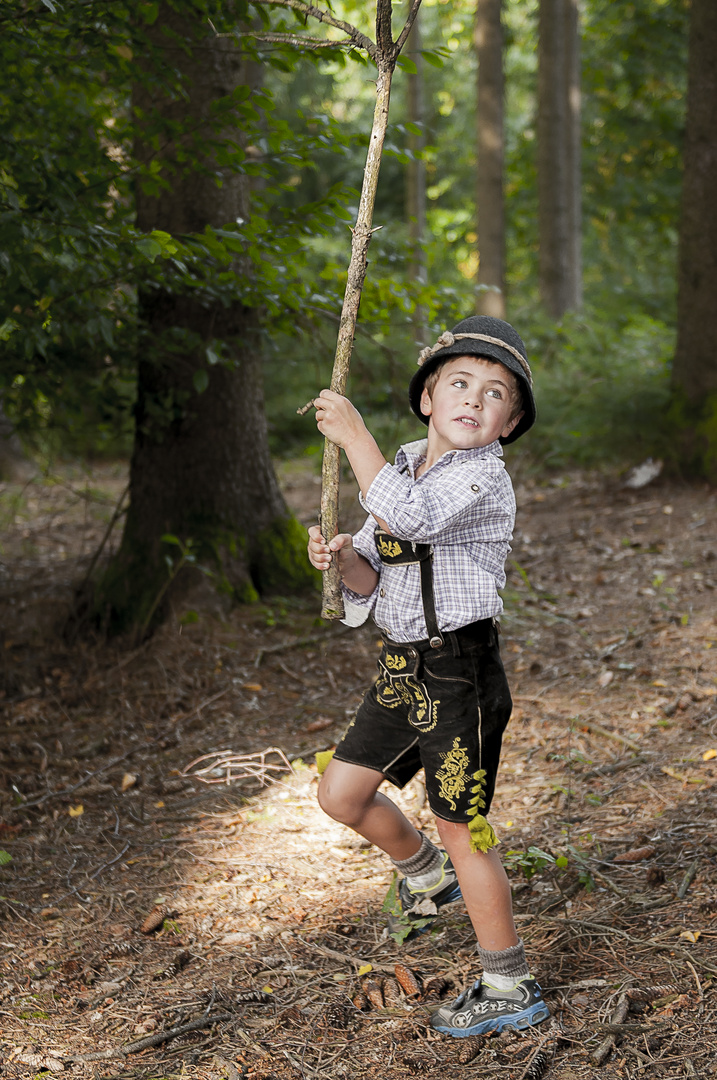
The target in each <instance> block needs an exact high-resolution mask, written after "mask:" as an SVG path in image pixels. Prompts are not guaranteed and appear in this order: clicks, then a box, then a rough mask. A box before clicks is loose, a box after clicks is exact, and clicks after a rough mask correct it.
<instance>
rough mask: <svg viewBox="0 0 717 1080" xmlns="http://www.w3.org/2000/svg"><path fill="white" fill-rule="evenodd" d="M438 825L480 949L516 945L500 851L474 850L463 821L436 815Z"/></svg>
mask: <svg viewBox="0 0 717 1080" xmlns="http://www.w3.org/2000/svg"><path fill="white" fill-rule="evenodd" d="M436 825H437V827H438V833H439V835H440V837H441V840H442V841H443V845H444V847H445V849H446V851H447V852H448V854H449V855H450V857H451V862H452V863H453V867H454V869H455V871H456V874H457V875H458V881H459V883H460V886H461V892H462V893H463V900H464V901H465V905H466V909H467V911H468V915H469V916H470V920H471V923H472V924H473V929H474V930H475V933H476V937H477V938H478V943H479V945H480V946H481V948H482V949H490V950H492V951H493V950H495V951H497V950H501V949H508V948H510V947H511V946H512V945H517V944H518V935H517V934H516V932H515V923H514V922H513V903H512V898H511V893H510V884H509V882H508V876H507V874H506V872H505V870H504V869H503V865H502V863H501V861H500V859H499V858H498V854H497V852H496V851H495V850H494V849H492V850H490V851H488V852H486V853H485V854H484V853H483V852H482V851H471V845H470V832H469V831H468V826H467V825H465V824H463V823H462V822H457V821H444V820H442V819H441V818H436Z"/></svg>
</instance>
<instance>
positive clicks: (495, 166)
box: [475, 0, 505, 319]
mask: <svg viewBox="0 0 717 1080" xmlns="http://www.w3.org/2000/svg"><path fill="white" fill-rule="evenodd" d="M501 7H502V2H501V0H478V2H477V5H476V21H475V47H476V53H477V57H478V112H477V116H478V123H477V137H478V138H477V143H478V168H477V172H476V203H477V220H478V230H477V231H478V259H479V262H478V292H477V295H476V311H477V313H478V314H479V315H493V316H495V317H496V318H498V319H504V318H505V210H504V205H503V160H504V139H503V28H502V25H501Z"/></svg>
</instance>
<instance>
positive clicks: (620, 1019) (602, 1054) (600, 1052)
mask: <svg viewBox="0 0 717 1080" xmlns="http://www.w3.org/2000/svg"><path fill="white" fill-rule="evenodd" d="M629 1008H630V1002H629V1001H628V999H627V994H620V997H619V999H618V1003H617V1008H616V1009H615V1012H614V1013H613V1014H612V1016H611V1018H610V1027H613V1026H615V1025H619V1024H623V1023H624V1021H625V1017H626V1016H627V1013H628V1010H629ZM614 1045H615V1036H614V1035H613V1034H610V1035H607V1036H606V1037H605V1038H604V1039H603V1041H602V1042H601V1043H600V1045H599V1046H598V1048H597V1050H596V1051H595V1052H594V1054H593V1055H592V1059H593V1061H594V1062H595V1064H596V1065H602V1063H603V1061H605V1059H606V1057H607V1056H608V1054H609V1053H610V1051H611V1050H612V1048H613V1046H614Z"/></svg>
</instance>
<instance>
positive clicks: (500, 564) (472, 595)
mask: <svg viewBox="0 0 717 1080" xmlns="http://www.w3.org/2000/svg"><path fill="white" fill-rule="evenodd" d="M502 454H503V450H502V447H501V445H500V443H499V442H497V441H496V442H493V443H491V444H490V446H481V447H474V448H473V449H471V450H450V451H448V453H446V454H444V455H443V456H442V457H441V458H440V459H439V460H438V461H437V462H436V463H435V465H433V466H432V467H431V468H430V469H428V470H427V471H426V472H425V473H423V474H422V475H421V476H420V477H418V479H416V469H417V468H418V466H419V465H420V464H421V462H422V461H424V460H425V456H426V440H425V439H421V440H419V441H418V442H413V443H408V444H407V445H406V446H402V447H401V448H400V449H399V451H398V453H397V454H396V463H395V465H389V464H386V465H384V467H383V468H382V469H381V471H380V473H379V474H378V476H376V478H375V479H374V481H373V483H372V484H371V487H370V488H369V490H368V492H367V493H366V497H365V498H362V499H361V503H362V505H363V507H364V509H365V510H367V511H368V512H369V515H371V516H369V518H368V519H367V521H366V523H365V525H364V526H363V528H362V529H361V530H360V531H359V532H358V533H356V535H355V536H354V538H353V540H354V547H355V548H356V550H357V551H358V552H359V554H360V555H363V557H364V558H365V559H366V560H367V561H368V562H369V563H370V564H371V566H372V567H373V568H374V569H375V570H377V571H378V573H379V574H380V580H379V583H378V585H377V586H376V588H375V589H374V591H373V592H372V593H371V595H370V596H361V595H360V594H359V593H355V592H353V591H352V590H351V589H347V588H346V586H344V587H343V591H344V600H345V602H346V617H345V619H344V622H346V623H348V624H349V625H351V626H358V625H360V624H361V623H362V622H365V620H366V618H367V617H368V614H369V612H371V611H372V610H373V615H374V619H375V620H376V623H377V624H378V626H379V627H381V629H382V630H383V631H384V633H385V634H386V635H387V636H388V637H390V638H391V639H392V640H393V641H398V642H407V641H421V640H422V639H424V638H426V637H427V636H428V631H427V629H426V621H425V619H424V616H423V603H422V600H421V581H420V569H419V566H418V564H417V563H413V564H410V565H408V566H388V565H386V564H384V563H382V562H381V560H380V559H379V556H378V552H377V550H376V544H375V541H374V528H375V526H376V520H375V518H377V517H378V518H381V519H382V520H383V521H385V522H386V524H387V525H388V528H389V530H390V532H392V533H393V534H394V535H395V536H398V537H399V538H400V539H402V540H413V541H416V542H418V543H425V544H431V545H432V547H433V591H434V596H435V604H436V615H437V618H438V625H439V627H440V629H441V630H458V629H459V628H460V627H461V626H466V625H467V624H468V623H472V622H475V621H476V620H478V619H487V618H491V617H492V616H493V615H499V614H500V612H501V611H502V610H503V602H502V600H501V598H500V596H499V595H498V589H501V588H502V587H503V586H504V585H505V568H504V567H505V560H506V556H507V555H508V552H509V551H510V544H509V541H510V539H511V537H512V534H513V523H514V521H515V496H514V494H513V486H512V484H511V482H510V477H509V476H508V473H507V472H506V470H505V465H504V463H503V462H502V461H501V457H502Z"/></svg>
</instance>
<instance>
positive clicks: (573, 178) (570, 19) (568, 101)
mask: <svg viewBox="0 0 717 1080" xmlns="http://www.w3.org/2000/svg"><path fill="white" fill-rule="evenodd" d="M580 81H581V80H580V11H579V8H578V0H565V108H566V121H567V132H566V140H567V185H568V192H567V202H568V280H569V288H568V292H569V304H568V306H569V307H570V308H572V309H573V310H575V311H578V310H579V309H580V308H581V307H582V306H583V260H582V241H583V228H582V193H581V188H582V162H581V158H582V154H581V150H582V125H581V108H580Z"/></svg>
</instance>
